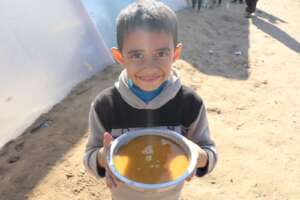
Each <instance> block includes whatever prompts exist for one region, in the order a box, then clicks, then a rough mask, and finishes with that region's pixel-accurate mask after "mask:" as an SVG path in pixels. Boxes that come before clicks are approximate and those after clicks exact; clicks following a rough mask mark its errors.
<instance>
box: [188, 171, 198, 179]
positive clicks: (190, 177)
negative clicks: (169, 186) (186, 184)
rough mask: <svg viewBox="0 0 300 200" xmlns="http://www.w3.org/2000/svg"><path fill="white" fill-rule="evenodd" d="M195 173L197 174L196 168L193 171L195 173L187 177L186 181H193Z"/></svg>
mask: <svg viewBox="0 0 300 200" xmlns="http://www.w3.org/2000/svg"><path fill="white" fill-rule="evenodd" d="M195 175H196V170H194V171H193V173H192V174H191V175H190V176H189V177H188V178H187V179H186V181H191V180H192V178H193V177H194V176H195Z"/></svg>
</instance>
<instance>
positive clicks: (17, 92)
mask: <svg viewBox="0 0 300 200" xmlns="http://www.w3.org/2000/svg"><path fill="white" fill-rule="evenodd" d="M0 44H1V45H0V125H1V131H0V147H1V146H2V145H3V144H4V143H6V142H7V141H9V140H10V139H12V138H14V137H16V136H17V135H19V134H20V133H22V132H23V131H24V129H25V128H26V127H27V126H28V125H30V124H31V123H32V122H33V121H34V120H35V119H36V118H37V117H38V116H39V115H40V114H41V113H42V112H46V111H47V110H48V109H50V108H51V107H52V106H53V105H54V104H55V103H57V102H59V101H60V100H62V99H63V98H64V97H65V96H66V94H67V93H68V92H69V91H70V90H71V89H72V87H74V86H75V85H76V84H77V83H79V82H80V81H82V80H84V79H86V78H88V77H90V76H91V75H92V74H94V73H96V72H97V71H100V70H101V69H102V68H104V67H105V66H106V65H107V64H110V63H112V59H111V57H110V54H109V53H108V51H107V47H106V45H105V43H104V42H103V40H102V39H101V36H100V35H99V34H98V35H97V34H96V31H95V29H94V28H93V25H92V24H91V23H90V20H89V18H88V17H87V15H86V13H85V10H84V8H83V7H82V5H81V3H80V1H77V2H76V1H74V0H44V1H36V0H22V1H18V0H1V1H0Z"/></svg>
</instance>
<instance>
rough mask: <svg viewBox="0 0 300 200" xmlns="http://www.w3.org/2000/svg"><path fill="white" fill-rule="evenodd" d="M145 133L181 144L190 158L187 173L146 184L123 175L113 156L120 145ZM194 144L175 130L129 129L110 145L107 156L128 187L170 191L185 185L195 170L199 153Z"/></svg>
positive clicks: (140, 189)
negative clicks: (172, 178)
mask: <svg viewBox="0 0 300 200" xmlns="http://www.w3.org/2000/svg"><path fill="white" fill-rule="evenodd" d="M144 135H158V136H162V137H165V138H168V139H170V140H172V141H174V142H175V143H177V144H178V145H179V146H181V147H182V149H183V150H184V151H185V153H186V155H187V156H188V159H189V165H188V167H187V170H186V171H185V173H184V174H183V175H182V176H180V177H179V178H177V179H176V180H173V181H169V182H164V183H158V184H145V183H140V182H135V181H133V180H130V179H128V178H127V177H125V176H122V175H121V174H120V173H119V172H118V171H117V169H116V168H115V165H114V163H113V157H114V155H115V154H116V153H117V152H118V150H119V149H120V147H122V146H123V145H125V144H127V143H128V142H129V141H131V140H132V139H134V138H136V137H139V136H144ZM194 148H195V147H194V144H193V143H192V142H190V141H189V140H188V139H187V138H185V137H184V136H182V135H180V134H179V133H177V132H175V131H171V130H168V129H165V130H164V129H141V130H135V131H129V132H126V133H124V134H122V135H121V136H119V137H118V138H116V139H115V140H114V141H113V142H112V144H111V147H110V151H109V154H108V157H107V160H108V167H109V169H110V170H111V171H112V173H113V174H114V175H115V176H116V177H117V178H118V179H119V180H120V181H121V182H123V183H124V184H125V185H126V186H127V187H129V188H132V189H134V190H137V191H143V192H147V191H149V192H153V191H159V192H164V191H169V190H172V189H174V188H178V187H179V186H180V185H183V183H184V181H185V179H186V178H188V177H189V176H190V175H191V174H192V173H193V171H194V170H195V167H196V164H197V155H196V151H195V149H194Z"/></svg>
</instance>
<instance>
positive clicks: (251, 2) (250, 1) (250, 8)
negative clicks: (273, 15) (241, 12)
mask: <svg viewBox="0 0 300 200" xmlns="http://www.w3.org/2000/svg"><path fill="white" fill-rule="evenodd" d="M257 1H258V0H246V4H247V8H246V11H247V12H248V13H254V12H255V10H256V4H257Z"/></svg>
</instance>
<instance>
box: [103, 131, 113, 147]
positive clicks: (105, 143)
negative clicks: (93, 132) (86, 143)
mask: <svg viewBox="0 0 300 200" xmlns="http://www.w3.org/2000/svg"><path fill="white" fill-rule="evenodd" d="M112 140H113V137H112V136H111V134H110V133H108V132H105V133H104V135H103V147H104V148H109V146H110V143H111V142H112Z"/></svg>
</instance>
